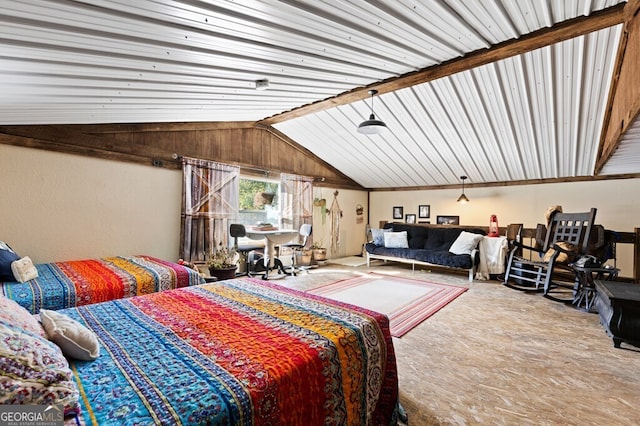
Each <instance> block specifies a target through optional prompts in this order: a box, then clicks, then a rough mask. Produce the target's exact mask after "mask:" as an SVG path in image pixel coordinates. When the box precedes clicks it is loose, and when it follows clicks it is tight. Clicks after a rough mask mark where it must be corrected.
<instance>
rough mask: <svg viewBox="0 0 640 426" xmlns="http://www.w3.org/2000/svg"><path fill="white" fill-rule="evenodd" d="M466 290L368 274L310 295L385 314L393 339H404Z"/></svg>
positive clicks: (329, 286) (319, 288)
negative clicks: (410, 331)
mask: <svg viewBox="0 0 640 426" xmlns="http://www.w3.org/2000/svg"><path fill="white" fill-rule="evenodd" d="M466 290H467V289H466V288H465V287H459V286H451V285H446V284H436V283H432V282H428V281H422V280H414V279H408V278H400V277H392V276H391V277H390V276H386V275H379V274H366V275H363V276H360V277H356V278H351V279H348V280H342V281H337V282H334V283H331V284H327V285H323V286H320V287H317V288H315V289H312V290H309V292H310V293H312V294H316V295H320V296H324V297H328V298H330V299H334V300H339V301H341V302H345V303H349V304H352V305H356V306H361V307H363V308H367V309H370V310H372V311H376V312H380V313H383V314H386V315H387V316H388V317H389V326H390V329H391V335H392V336H393V337H402V336H403V335H405V334H406V333H407V332H408V331H409V330H411V329H412V328H414V327H415V326H417V325H418V324H420V323H421V322H422V321H424V320H426V319H427V318H429V317H430V316H431V315H433V314H435V313H436V312H437V311H439V310H440V309H441V308H443V307H444V306H446V305H447V304H448V303H450V302H451V301H452V300H453V299H455V298H456V297H458V296H460V295H461V294H462V293H464V292H465V291H466Z"/></svg>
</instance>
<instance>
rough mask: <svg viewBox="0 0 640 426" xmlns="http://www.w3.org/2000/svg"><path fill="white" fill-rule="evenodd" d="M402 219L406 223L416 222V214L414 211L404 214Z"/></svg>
mask: <svg viewBox="0 0 640 426" xmlns="http://www.w3.org/2000/svg"><path fill="white" fill-rule="evenodd" d="M404 221H405V222H406V223H416V215H415V213H412V214H406V215H404Z"/></svg>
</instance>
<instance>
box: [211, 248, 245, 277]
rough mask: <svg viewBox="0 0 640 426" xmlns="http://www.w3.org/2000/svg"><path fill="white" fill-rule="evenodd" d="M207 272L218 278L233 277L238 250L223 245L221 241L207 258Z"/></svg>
mask: <svg viewBox="0 0 640 426" xmlns="http://www.w3.org/2000/svg"><path fill="white" fill-rule="evenodd" d="M207 267H208V268H209V274H210V275H211V276H212V277H216V278H217V279H218V280H227V279H229V278H235V276H236V269H237V267H238V252H237V251H236V250H235V249H233V248H229V247H223V245H222V243H220V245H219V246H218V249H217V250H215V251H213V252H212V253H211V254H210V255H209V258H208V259H207Z"/></svg>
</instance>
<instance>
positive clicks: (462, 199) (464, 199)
mask: <svg viewBox="0 0 640 426" xmlns="http://www.w3.org/2000/svg"><path fill="white" fill-rule="evenodd" d="M460 179H461V180H462V194H461V195H460V196H459V197H458V202H459V203H460V204H466V203H468V202H469V199H468V198H467V196H466V195H464V181H465V180H467V177H466V176H460Z"/></svg>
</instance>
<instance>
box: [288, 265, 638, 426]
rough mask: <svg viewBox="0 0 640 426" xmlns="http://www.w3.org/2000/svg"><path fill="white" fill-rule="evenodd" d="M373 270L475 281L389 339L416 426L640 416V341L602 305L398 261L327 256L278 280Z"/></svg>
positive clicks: (303, 281)
mask: <svg viewBox="0 0 640 426" xmlns="http://www.w3.org/2000/svg"><path fill="white" fill-rule="evenodd" d="M369 272H375V273H377V274H385V275H389V276H397V277H406V278H413V279H416V278H417V279H421V280H424V281H431V282H437V283H442V284H452V285H457V286H462V287H467V288H468V289H469V290H468V291H466V292H465V293H463V294H462V295H461V296H459V297H458V298H457V299H455V300H454V301H453V302H451V303H449V304H448V305H447V306H446V307H445V308H443V309H441V310H440V311H439V312H438V313H437V314H436V315H433V316H432V317H431V318H429V319H428V320H426V321H423V322H422V323H421V324H419V325H418V326H416V327H415V328H414V329H413V330H411V331H410V332H408V333H407V334H405V335H404V336H403V337H402V338H395V337H394V338H393V344H394V347H395V352H396V359H397V362H398V375H399V385H400V402H401V403H402V406H403V407H404V408H405V409H406V411H407V414H408V415H409V425H410V426H464V425H469V426H470V425H498V426H514V425H517V426H520V425H523V426H539V425H563V426H564V425H576V426H601V425H615V426H618V425H620V426H627V425H636V424H639V420H638V419H639V417H638V407H640V348H639V347H634V346H632V345H629V344H626V343H623V344H622V348H614V347H613V342H612V340H611V338H610V337H609V336H607V333H606V332H605V330H604V328H603V327H602V325H601V324H600V320H599V318H598V315H597V314H590V313H586V312H582V311H580V310H578V309H575V307H573V306H571V305H565V304H563V303H557V302H554V301H551V300H549V299H547V298H544V297H542V295H541V294H528V293H524V292H521V291H517V290H513V289H510V288H507V287H505V286H503V285H501V284H500V282H499V281H495V280H488V281H478V280H474V281H473V282H471V283H470V282H469V281H468V280H467V276H466V274H455V273H452V272H449V271H447V272H446V273H439V272H436V271H432V272H429V271H428V270H427V269H416V271H412V270H411V266H410V265H404V264H400V263H397V262H388V263H382V262H380V263H377V264H376V265H375V266H373V265H372V266H371V268H366V267H365V268H353V267H348V266H338V265H330V264H326V265H324V266H321V267H318V268H317V269H313V270H311V271H309V273H303V274H298V276H295V277H286V278H285V279H283V280H280V281H278V284H282V285H285V286H287V287H291V288H296V289H298V290H302V291H307V290H310V289H312V288H315V287H319V286H322V285H326V284H329V283H332V282H335V281H338V280H345V279H350V278H353V277H357V276H361V275H363V274H366V273H369Z"/></svg>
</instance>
